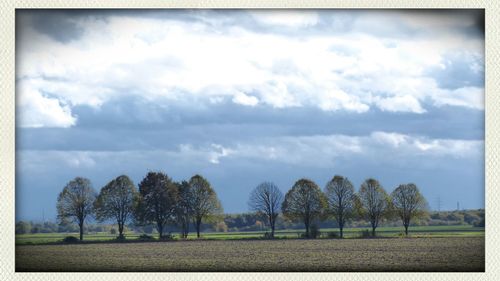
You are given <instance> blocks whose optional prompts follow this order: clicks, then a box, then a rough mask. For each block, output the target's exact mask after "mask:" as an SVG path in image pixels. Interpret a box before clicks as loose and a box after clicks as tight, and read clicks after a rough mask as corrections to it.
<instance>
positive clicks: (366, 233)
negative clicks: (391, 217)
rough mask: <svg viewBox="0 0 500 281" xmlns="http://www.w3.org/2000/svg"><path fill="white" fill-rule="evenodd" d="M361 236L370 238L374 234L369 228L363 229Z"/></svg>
mask: <svg viewBox="0 0 500 281" xmlns="http://www.w3.org/2000/svg"><path fill="white" fill-rule="evenodd" d="M359 237H360V238H370V237H372V234H371V232H370V230H369V229H363V230H362V231H361V233H360V235H359Z"/></svg>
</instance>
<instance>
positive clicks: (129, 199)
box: [94, 175, 139, 238]
mask: <svg viewBox="0 0 500 281" xmlns="http://www.w3.org/2000/svg"><path fill="white" fill-rule="evenodd" d="M138 199H139V193H138V192H137V189H136V188H135V186H134V183H133V182H132V180H130V178H129V177H127V176H125V175H122V176H119V177H117V178H116V179H113V180H112V181H110V182H109V183H108V184H106V186H104V187H103V188H102V189H101V191H100V192H99V195H98V196H97V199H96V201H95V203H94V208H95V214H96V218H97V220H99V221H100V222H103V221H105V220H108V219H114V220H115V221H116V223H117V224H118V233H119V237H120V238H124V236H123V228H124V225H125V223H126V222H127V221H129V220H130V219H131V218H132V216H133V214H134V210H135V208H136V205H137V203H138Z"/></svg>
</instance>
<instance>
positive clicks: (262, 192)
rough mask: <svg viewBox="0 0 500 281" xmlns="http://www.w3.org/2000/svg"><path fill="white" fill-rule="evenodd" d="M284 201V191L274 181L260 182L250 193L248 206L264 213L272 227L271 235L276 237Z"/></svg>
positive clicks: (259, 212)
mask: <svg viewBox="0 0 500 281" xmlns="http://www.w3.org/2000/svg"><path fill="white" fill-rule="evenodd" d="M282 203H283V193H282V192H281V190H279V188H278V187H277V186H276V185H275V184H274V183H272V182H263V183H261V184H259V185H258V186H257V187H256V188H255V189H254V190H253V191H252V193H251V194H250V199H249V201H248V206H249V207H250V209H251V210H253V211H255V212H257V213H258V214H263V215H265V216H266V218H267V222H268V223H269V226H270V227H271V237H274V229H275V225H276V218H277V217H278V214H279V211H280V207H281V204H282Z"/></svg>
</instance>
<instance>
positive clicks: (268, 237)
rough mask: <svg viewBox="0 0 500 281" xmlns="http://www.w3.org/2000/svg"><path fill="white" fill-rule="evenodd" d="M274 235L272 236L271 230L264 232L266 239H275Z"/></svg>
mask: <svg viewBox="0 0 500 281" xmlns="http://www.w3.org/2000/svg"><path fill="white" fill-rule="evenodd" d="M273 238H274V237H272V236H271V233H270V232H265V233H264V239H273Z"/></svg>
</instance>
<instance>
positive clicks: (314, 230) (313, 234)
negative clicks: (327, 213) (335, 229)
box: [309, 224, 321, 239]
mask: <svg viewBox="0 0 500 281" xmlns="http://www.w3.org/2000/svg"><path fill="white" fill-rule="evenodd" d="M309 234H310V235H309V236H310V237H309V238H314V239H316V238H318V237H320V236H321V231H319V227H318V226H317V225H315V224H313V225H311V231H310V233H309Z"/></svg>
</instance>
